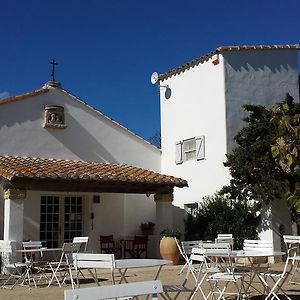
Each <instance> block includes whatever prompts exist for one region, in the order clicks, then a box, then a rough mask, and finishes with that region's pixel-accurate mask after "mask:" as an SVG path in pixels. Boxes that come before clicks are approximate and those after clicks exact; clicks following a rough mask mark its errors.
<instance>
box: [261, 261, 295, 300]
mask: <svg viewBox="0 0 300 300" xmlns="http://www.w3.org/2000/svg"><path fill="white" fill-rule="evenodd" d="M289 262H291V260H290V258H289V256H288V257H287V259H286V262H285V265H284V268H283V271H282V272H276V271H268V272H263V273H261V274H260V279H261V282H262V283H263V284H264V286H265V291H267V292H269V293H268V295H267V296H266V297H265V298H264V300H268V299H269V298H270V297H272V299H274V298H276V299H277V300H280V298H279V297H278V295H277V293H278V291H280V292H282V294H283V295H284V296H285V297H286V298H287V299H289V300H291V298H290V297H289V296H288V295H287V294H286V292H285V291H284V290H283V289H282V285H283V284H284V282H285V281H286V279H287V277H288V275H289V274H290V271H291V268H290V269H289V270H288V265H289ZM291 265H292V262H291ZM268 279H270V280H268Z"/></svg>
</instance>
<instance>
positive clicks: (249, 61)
mask: <svg viewBox="0 0 300 300" xmlns="http://www.w3.org/2000/svg"><path fill="white" fill-rule="evenodd" d="M295 55H297V54H296V52H295ZM224 57H225V59H226V61H227V63H228V64H229V65H230V66H231V67H232V68H233V69H234V70H235V71H236V72H245V71H246V72H247V71H251V70H252V71H253V70H254V71H262V70H263V69H265V70H267V69H269V71H271V72H272V73H278V72H282V71H289V70H291V69H295V70H297V65H296V64H297V59H295V56H293V55H291V52H290V51H286V50H283V51H280V52H277V51H276V52H273V54H269V55H268V57H267V58H266V54H265V52H264V51H262V52H261V55H258V53H257V51H247V52H243V55H241V56H240V59H237V56H236V54H235V52H232V53H231V52H227V53H226V54H224ZM279 58H280V59H279ZM282 61H285V63H284V64H282Z"/></svg>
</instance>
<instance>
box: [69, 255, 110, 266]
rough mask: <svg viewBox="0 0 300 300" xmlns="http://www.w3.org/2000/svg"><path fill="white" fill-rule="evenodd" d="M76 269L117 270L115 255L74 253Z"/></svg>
mask: <svg viewBox="0 0 300 300" xmlns="http://www.w3.org/2000/svg"><path fill="white" fill-rule="evenodd" d="M73 263H74V266H75V268H93V269H100V268H104V269H110V270H113V269H114V268H115V255H114V254H104V253H73Z"/></svg>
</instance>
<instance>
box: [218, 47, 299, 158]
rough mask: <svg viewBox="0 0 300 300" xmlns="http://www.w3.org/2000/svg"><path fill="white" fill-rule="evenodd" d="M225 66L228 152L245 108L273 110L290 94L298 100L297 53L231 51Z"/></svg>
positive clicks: (242, 124)
mask: <svg viewBox="0 0 300 300" xmlns="http://www.w3.org/2000/svg"><path fill="white" fill-rule="evenodd" d="M223 56H224V66H225V87H226V88H225V92H226V124H227V145H228V152H230V151H231V150H232V149H233V148H234V147H235V143H234V140H233V138H234V136H235V135H236V133H237V132H238V131H240V130H241V129H242V128H243V126H244V122H243V121H242V118H243V117H244V116H245V114H244V111H243V108H242V105H245V104H257V105H264V106H267V107H271V106H273V105H274V104H276V103H278V102H280V101H282V100H284V98H285V95H286V94H287V93H289V94H290V95H291V96H293V97H294V99H295V100H298V99H299V84H298V57H297V50H256V51H253V50H252V51H251V50H248V51H228V52H224V53H223Z"/></svg>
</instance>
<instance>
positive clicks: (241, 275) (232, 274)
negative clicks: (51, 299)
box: [0, 235, 300, 300]
mask: <svg viewBox="0 0 300 300" xmlns="http://www.w3.org/2000/svg"><path fill="white" fill-rule="evenodd" d="M105 238H107V236H106V237H105ZM100 240H101V238H100ZM112 240H113V238H112V237H111V236H109V238H107V239H106V241H105V242H104V241H102V242H103V243H107V247H105V246H103V248H101V251H103V252H104V251H109V250H108V249H109V247H111V250H112V251H111V253H101V254H96V253H88V252H85V251H86V245H87V238H84V237H79V238H76V239H74V240H73V242H72V243H65V244H64V245H63V247H62V248H55V249H48V248H45V247H42V245H41V243H40V242H27V244H23V249H22V250H18V252H19V253H22V254H23V255H24V258H25V261H24V262H20V263H14V264H12V265H7V266H6V268H8V269H9V268H11V269H13V270H14V271H15V272H11V275H10V276H9V277H8V278H7V279H6V281H5V282H4V283H3V284H2V287H10V288H13V287H14V286H15V285H16V284H23V285H25V284H26V285H29V286H35V287H36V286H37V284H38V283H39V281H40V280H41V279H42V278H43V279H46V281H47V286H50V285H51V284H57V285H59V286H60V287H61V285H62V284H63V283H65V282H66V279H69V280H70V282H71V285H72V290H66V291H65V292H64V293H65V300H69V299H71V298H72V299H109V298H116V297H121V296H122V297H137V296H139V295H152V297H153V298H155V299H156V298H157V295H158V294H160V295H161V297H162V298H163V299H165V300H170V299H172V300H173V299H176V298H178V296H179V295H181V293H183V292H185V293H186V292H187V293H188V294H187V297H186V298H187V299H193V298H194V297H195V295H197V294H198V295H201V297H202V298H204V300H208V299H210V298H215V299H218V300H219V299H224V297H225V296H226V295H232V294H234V295H235V296H237V297H238V298H242V297H248V296H249V295H250V293H251V291H252V290H256V291H258V292H260V293H263V294H264V295H265V300H268V299H269V298H271V299H274V298H276V299H277V300H279V297H278V293H279V292H280V293H282V294H283V295H284V296H285V297H286V298H287V299H289V300H290V297H289V296H288V295H287V294H286V292H285V291H284V290H283V289H282V285H283V283H284V282H286V280H287V278H288V275H290V282H292V280H293V278H294V275H295V274H296V272H298V271H299V268H298V266H297V262H298V261H299V260H300V256H299V255H298V250H299V244H300V237H298V236H284V241H285V243H286V246H287V252H282V251H273V246H272V243H271V242H268V241H260V240H245V241H244V247H243V249H242V250H233V237H232V236H224V235H223V236H219V237H218V238H217V239H216V240H215V241H213V242H212V241H206V242H203V241H183V242H181V243H179V242H178V241H177V240H176V241H177V246H178V248H179V250H180V252H181V255H182V257H183V259H184V262H185V264H184V265H183V267H182V268H181V270H180V271H179V274H182V273H183V271H184V270H185V269H186V274H185V276H184V277H183V278H182V279H183V280H182V284H180V285H178V284H177V285H162V283H161V282H160V281H159V280H158V277H159V274H160V271H161V269H162V267H163V266H165V265H168V264H171V261H167V260H162V259H147V258H142V259H141V258H128V259H126V258H125V259H115V252H114V251H115V250H116V247H115V246H116V245H115V244H114V243H112ZM124 240H126V241H127V238H126V239H124ZM130 240H131V241H132V243H133V240H134V238H133V239H132V238H131V239H130ZM120 245H121V249H122V247H124V245H123V246H122V244H120ZM101 246H102V245H101ZM125 247H126V246H125ZM121 249H119V250H120V251H121V252H122V250H121ZM6 250H8V249H6ZM0 251H3V249H2V250H0ZM57 252H59V253H60V256H59V259H57V261H55V262H53V261H52V262H49V261H45V262H44V263H43V257H44V255H45V253H57ZM124 253H125V252H124ZM135 254H136V252H135V253H134V254H133V255H132V257H134V255H135ZM283 255H286V261H285V264H284V268H283V270H282V271H280V272H273V271H270V269H269V268H268V267H266V266H265V265H264V266H263V267H262V266H261V262H257V261H256V260H255V259H254V258H261V257H274V256H283ZM36 256H39V259H40V260H38V261H39V263H38V264H36ZM241 259H242V263H241V262H240V260H241ZM246 262H248V263H246ZM150 266H151V267H154V266H156V267H157V268H158V270H157V273H156V274H155V278H153V280H152V281H144V282H139V283H129V282H128V280H127V278H126V272H127V270H128V269H131V268H145V267H150ZM292 267H293V268H292ZM83 269H85V270H87V271H88V273H86V272H85V273H83ZM97 269H108V270H109V271H110V274H111V283H112V284H111V285H109V286H99V281H98V276H97ZM21 270H23V271H21ZM47 270H48V271H49V270H50V272H47ZM84 274H85V275H84ZM87 274H90V275H91V277H92V278H93V280H94V282H95V283H96V284H97V285H98V286H97V287H91V288H80V284H79V282H80V281H79V278H80V276H82V277H84V276H87ZM116 275H119V280H116ZM190 275H191V276H192V277H190ZM189 278H192V282H194V284H193V286H192V288H191V287H190V283H191V280H190V281H189V287H188V286H187V282H188V279H189ZM255 280H256V283H257V282H259V284H260V286H261V289H259V290H258V288H257V284H256V285H254V284H253V283H254V281H255ZM11 281H12V284H11ZM123 282H124V283H123ZM205 282H206V283H208V284H209V289H207V287H206V288H204V287H203V285H204V283H205Z"/></svg>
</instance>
